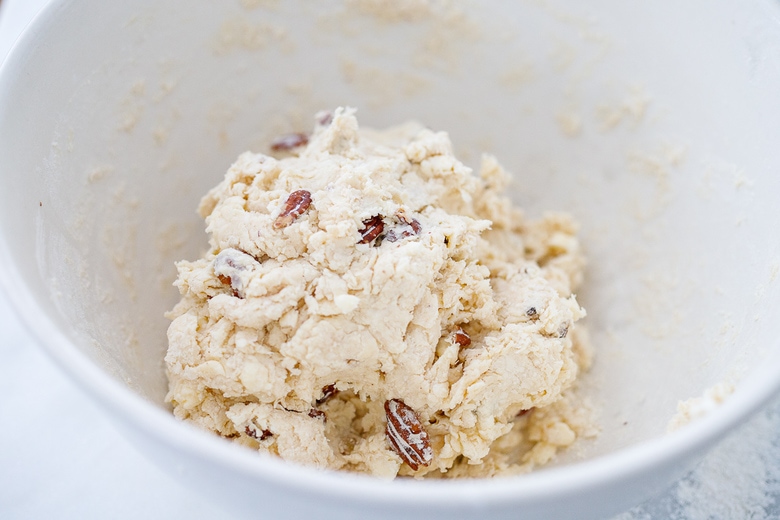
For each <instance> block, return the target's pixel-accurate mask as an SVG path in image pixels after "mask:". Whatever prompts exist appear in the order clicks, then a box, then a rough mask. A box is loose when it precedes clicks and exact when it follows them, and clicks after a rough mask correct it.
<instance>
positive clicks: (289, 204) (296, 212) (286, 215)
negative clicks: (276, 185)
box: [274, 190, 311, 229]
mask: <svg viewBox="0 0 780 520" xmlns="http://www.w3.org/2000/svg"><path fill="white" fill-rule="evenodd" d="M309 206H311V193H310V192H309V191H307V190H297V191H294V192H292V193H290V196H289V197H287V201H286V202H285V203H284V208H282V212H281V213H279V216H278V217H276V221H275V222H274V228H275V229H281V228H283V227H287V226H289V225H290V224H292V223H293V222H295V220H297V218H298V217H300V216H301V215H303V213H304V212H305V211H306V210H307V209H309Z"/></svg>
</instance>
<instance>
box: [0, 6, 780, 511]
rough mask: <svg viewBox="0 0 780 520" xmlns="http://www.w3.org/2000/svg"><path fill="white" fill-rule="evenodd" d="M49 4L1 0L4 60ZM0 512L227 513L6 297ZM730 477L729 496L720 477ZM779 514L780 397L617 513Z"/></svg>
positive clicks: (1, 346)
mask: <svg viewBox="0 0 780 520" xmlns="http://www.w3.org/2000/svg"><path fill="white" fill-rule="evenodd" d="M46 1H47V0H1V1H0V60H1V59H2V58H3V57H4V56H5V55H6V53H7V52H8V50H9V49H10V48H11V45H12V44H13V41H14V40H15V39H16V36H17V35H18V34H19V33H20V32H21V31H22V30H23V28H24V27H25V25H26V24H27V23H28V21H29V20H30V19H32V17H33V16H34V15H35V13H36V12H37V11H38V10H39V9H40V8H41V7H42V6H43V5H44V4H45V3H46ZM0 331H2V332H0V359H2V360H3V362H2V363H1V364H0V418H2V419H0V424H1V425H2V427H0V446H2V449H0V518H2V519H32V518H46V519H55V518H74V519H75V518H78V519H83V520H90V519H101V520H102V519H106V518H111V519H138V518H171V519H178V518H182V519H184V518H187V519H193V520H197V519H201V518H203V519H207V518H208V519H219V518H228V516H227V515H226V513H224V512H222V511H221V509H220V508H219V506H218V505H217V504H213V503H211V502H209V501H208V499H207V497H203V496H201V495H197V494H195V493H193V492H191V491H189V490H188V489H185V488H183V487H181V486H180V485H179V484H178V483H177V482H176V481H174V480H173V479H171V478H170V477H168V475H167V474H165V473H164V472H162V471H161V470H160V469H158V468H157V467H156V466H155V465H153V463H151V462H150V461H148V460H146V459H145V458H144V456H143V455H142V454H141V453H139V452H137V451H136V450H135V448H134V447H133V446H132V445H130V444H129V443H128V441H126V440H125V439H124V437H123V436H122V435H121V433H120V432H118V431H117V430H116V429H115V426H114V425H113V424H112V423H110V422H109V421H108V419H107V418H105V417H104V415H103V414H102V413H101V411H100V410H99V409H98V407H97V406H95V405H94V404H93V403H92V401H91V400H90V399H89V398H88V397H87V396H86V395H84V394H83V393H82V392H81V390H80V389H79V388H78V387H77V386H76V385H75V384H74V383H73V382H71V381H70V380H69V379H68V378H67V377H66V376H65V375H64V374H63V373H62V372H61V371H60V370H59V368H58V367H56V366H55V365H54V363H53V362H52V361H51V360H50V359H49V358H48V357H47V356H46V355H45V354H44V353H43V351H41V350H40V349H39V348H38V346H37V345H36V344H35V341H34V340H33V339H32V337H31V336H30V335H29V334H28V333H27V332H26V331H25V330H24V329H23V328H22V326H21V324H20V323H19V322H18V321H17V319H16V317H15V315H14V314H13V311H12V309H10V307H9V304H8V302H7V301H6V299H5V297H4V296H3V295H0ZM724 481H730V482H732V483H733V485H730V486H728V490H727V491H726V492H724V488H723V486H722V482H724ZM617 518H618V519H621V520H629V519H630V520H640V519H641V520H653V519H665V518H676V519H691V520H699V519H705V518H717V519H724V520H727V519H732V518H733V519H743V518H754V519H770V518H780V399H775V401H774V402H773V403H771V404H770V406H768V407H767V408H766V409H765V410H763V411H762V412H761V413H759V414H758V415H757V416H756V417H755V418H754V419H753V420H752V421H751V422H750V423H748V424H746V425H745V426H744V427H742V428H741V429H740V430H739V431H737V432H736V433H735V434H732V435H731V436H730V437H729V438H727V439H726V440H725V441H723V443H721V445H720V446H718V447H717V448H716V449H715V450H714V451H713V452H712V453H711V454H710V455H709V456H708V457H707V458H706V459H705V460H704V462H703V463H702V465H701V466H700V467H699V468H698V469H696V470H695V471H694V472H693V473H692V474H691V475H690V476H689V477H687V478H685V479H683V480H681V481H680V482H678V483H676V484H675V485H674V486H672V487H671V488H670V490H669V491H668V492H666V493H665V494H664V495H662V496H660V497H656V498H655V499H653V500H650V501H648V502H646V503H645V504H643V505H641V506H639V507H638V508H635V509H634V510H632V511H630V512H626V513H624V514H623V515H619V516H618V517H617Z"/></svg>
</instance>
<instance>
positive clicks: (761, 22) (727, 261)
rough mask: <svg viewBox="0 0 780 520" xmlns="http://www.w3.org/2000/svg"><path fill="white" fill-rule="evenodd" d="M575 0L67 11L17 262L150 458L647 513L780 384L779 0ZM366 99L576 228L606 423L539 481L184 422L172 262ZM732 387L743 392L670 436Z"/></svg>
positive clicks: (22, 53)
mask: <svg viewBox="0 0 780 520" xmlns="http://www.w3.org/2000/svg"><path fill="white" fill-rule="evenodd" d="M383 4H387V6H385V7H384V8H383V9H378V6H382V5H383ZM581 4H582V3H581V2H574V1H570V2H565V1H562V0H550V1H549V2H543V1H538V2H535V1H527V2H520V3H514V4H512V5H510V4H509V3H506V2H498V1H496V2H479V3H478V2H470V3H464V4H462V5H460V4H458V5H460V6H455V7H452V6H450V5H449V4H447V5H444V4H439V3H435V2H434V3H433V5H434V7H433V8H432V9H429V8H426V5H428V4H427V3H426V2H422V1H412V0H410V1H407V2H395V3H391V2H379V1H372V0H361V1H357V0H356V1H352V2H346V3H345V4H342V3H334V2H328V3H325V2H316V3H315V2H303V1H301V2H298V1H287V2H274V1H262V0H241V1H238V0H236V1H232V2H226V1H225V2H200V3H198V4H197V5H192V6H189V7H184V6H183V4H182V3H181V2H173V1H160V0H136V1H133V2H104V1H101V0H58V1H54V2H52V4H51V5H50V6H49V7H48V8H47V9H46V10H45V11H44V13H42V14H41V15H40V16H39V17H38V18H37V20H36V21H35V22H34V23H33V24H32V26H31V27H30V28H29V29H28V30H27V31H26V33H25V34H24V36H23V38H22V39H21V41H19V42H18V44H17V45H16V47H15V48H14V49H13V51H12V52H11V54H10V56H9V58H8V59H7V61H6V62H5V63H4V64H3V66H2V69H1V70H0V135H2V139H0V172H2V174H1V175H2V176H1V177H0V265H2V270H0V281H2V285H3V287H4V288H5V289H6V290H7V292H8V296H9V297H10V299H11V300H12V301H13V302H14V304H15V307H16V308H17V309H18V311H19V314H20V316H21V317H22V318H23V320H24V321H25V322H26V323H27V324H28V325H29V326H30V329H31V330H32V331H33V332H34V333H35V334H36V335H37V337H38V338H39V340H40V342H41V343H42V345H43V346H44V347H45V348H46V350H47V351H48V352H49V353H50V354H51V355H52V356H53V357H54V358H55V359H56V360H57V361H58V362H59V363H60V365H61V366H62V367H63V368H64V369H65V370H66V371H67V372H68V373H69V374H70V375H71V376H72V377H74V378H75V379H76V380H77V381H79V383H81V384H82V385H83V386H84V387H85V388H86V389H87V391H88V392H89V393H90V394H91V395H93V396H94V397H95V398H96V399H98V400H99V401H100V402H101V403H102V404H103V406H104V408H105V410H106V411H107V412H108V413H109V414H111V415H112V416H113V417H114V418H115V419H116V420H117V422H118V423H119V424H120V427H121V428H122V429H123V430H124V431H125V432H127V434H128V435H129V436H130V437H132V438H134V439H135V440H136V441H137V442H138V444H139V445H141V446H142V447H143V448H144V450H145V452H146V453H148V454H149V456H150V457H151V458H153V459H154V460H156V461H157V462H158V463H159V464H160V465H161V466H162V467H164V468H166V469H167V470H169V471H170V472H172V473H173V474H174V475H176V476H177V478H178V479H180V480H181V481H182V482H186V483H187V484H189V485H191V486H194V487H196V488H197V489H200V490H201V491H202V493H204V494H207V495H209V496H213V498H214V500H215V501H218V502H219V503H220V504H221V505H222V506H223V507H226V508H228V509H230V510H233V511H235V512H236V514H237V515H238V516H245V517H247V518H250V517H256V516H257V515H261V516H265V517H299V518H302V517H303V515H304V514H306V515H311V517H316V518H326V517H333V518H340V519H347V518H397V517H398V516H399V515H403V516H404V517H410V518H411V517H421V518H422V517H425V518H429V519H434V518H442V519H443V518H456V517H457V518H478V517H483V518H486V517H490V518H512V517H519V516H522V517H523V518H598V517H601V516H603V515H607V514H610V513H613V512H616V511H620V510H622V509H625V508H627V507H629V506H630V505H632V504H635V503H637V502H639V501H640V500H642V499H644V498H646V497H648V496H649V495H650V494H652V493H654V492H657V491H658V490H660V489H661V488H663V487H664V486H666V485H668V484H669V483H670V482H671V481H672V480H673V479H674V478H677V477H679V476H681V474H683V472H685V471H686V470H687V469H689V468H690V467H691V465H692V464H693V463H694V462H695V461H696V460H697V459H698V458H699V457H700V456H701V455H702V454H703V453H704V452H705V451H706V450H707V449H708V447H710V446H711V445H712V444H713V443H714V442H715V441H716V440H717V439H718V438H720V437H721V436H723V435H724V434H725V433H726V432H727V431H728V430H729V429H730V428H732V427H734V426H736V425H738V424H739V423H741V422H742V421H744V419H745V418H746V417H747V416H748V415H749V414H750V413H752V412H753V411H755V410H756V409H757V408H758V407H759V406H760V405H761V404H762V403H764V402H765V401H766V400H767V399H768V398H769V397H770V395H771V394H772V393H773V392H774V391H775V390H776V389H777V387H778V385H779V384H780V359H779V358H780V340H778V332H779V331H780V326H778V324H777V316H778V314H780V290H779V288H778V286H779V285H780V281H778V280H777V278H778V269H780V232H778V230H777V222H778V220H780V205H778V200H779V197H778V196H779V195H780V175H778V171H780V150H779V148H780V147H778V138H779V137H780V96H778V94H777V93H778V92H779V91H780V25H779V24H778V20H780V4H778V3H777V2H770V1H768V0H751V1H745V2H739V3H735V2H727V1H725V0H722V1H720V0H719V1H715V2H713V1H711V0H688V1H686V2H667V3H665V4H664V5H663V7H661V6H659V5H658V3H657V2H631V3H627V2H622V1H620V0H594V1H592V2H589V3H588V5H587V6H584V5H581ZM388 6H389V7H388ZM343 104H346V105H352V106H356V107H358V108H359V115H360V118H361V121H362V122H363V123H364V124H366V125H369V126H377V127H381V126H385V125H387V124H392V123H398V122H402V121H404V120H406V119H408V118H417V119H419V120H421V121H423V122H424V123H426V124H427V125H429V126H431V127H433V128H437V129H445V130H449V131H450V132H451V135H452V137H453V139H454V141H455V144H456V147H457V149H458V151H459V152H460V153H461V155H462V156H463V157H465V158H466V159H467V161H470V162H472V163H474V162H475V159H476V157H478V155H477V154H478V153H479V152H481V151H488V152H491V153H494V154H495V155H497V156H498V157H499V159H500V160H501V161H502V162H503V163H504V164H505V165H506V166H507V167H508V168H509V169H510V170H511V171H513V172H514V173H515V177H516V183H515V186H514V194H515V195H516V200H517V201H518V203H520V204H522V205H523V206H525V207H526V208H528V211H529V212H530V213H538V212H540V211H542V210H544V209H566V210H568V211H570V212H572V213H573V214H574V215H575V216H576V217H577V218H578V219H579V220H580V221H581V222H582V224H583V227H582V239H583V242H584V244H585V246H586V248H587V252H588V256H589V259H590V266H589V270H588V282H587V286H586V288H585V290H584V292H583V294H582V295H581V300H582V301H583V303H584V305H585V306H586V307H587V308H588V310H589V314H590V317H589V318H588V319H589V322H590V326H591V328H592V331H593V339H594V343H595V346H596V348H597V360H596V365H595V366H594V368H593V370H592V372H591V373H589V374H587V375H585V376H584V380H583V385H584V389H585V391H586V392H587V393H588V394H589V395H590V396H591V398H592V399H593V401H594V402H595V403H596V404H597V405H599V406H600V407H601V416H600V424H601V426H602V433H601V435H600V436H599V438H598V439H596V440H595V441H593V442H587V443H583V444H581V445H580V446H578V448H577V449H575V450H571V451H570V452H569V453H567V454H565V455H564V456H562V457H561V458H560V460H559V463H558V464H557V465H556V466H555V467H553V468H551V469H546V470H542V471H538V472H536V473H533V474H530V475H526V476H522V477H517V478H506V479H495V480H490V481H468V482H467V481H460V482H416V481H396V482H384V481H378V480H374V479H371V478H367V477H360V476H356V475H348V474H332V473H325V472H318V471H314V470H311V469H308V468H301V467H297V466H294V465H289V464H286V463H283V462H281V461H278V460H270V459H267V458H265V457H261V456H257V455H255V454H253V453H251V452H249V451H247V450H244V449H241V448H239V447H237V446H234V445H231V444H230V443H229V442H227V441H223V440H220V439H218V438H216V437H214V436H211V435H209V434H206V433H203V432H200V431H196V430H195V429H193V428H191V427H189V426H188V425H186V424H182V423H179V422H177V421H176V420H174V419H173V417H172V416H171V415H170V413H169V412H168V410H167V409H166V406H165V404H164V403H163V398H164V395H165V390H166V381H165V376H164V372H163V361H162V358H163V355H164V352H165V348H166V339H165V330H166V327H167V321H166V320H165V319H164V318H163V317H162V315H163V312H164V311H165V310H166V309H168V308H170V307H171V306H172V305H173V303H174V302H175V301H176V299H177V292H176V291H175V290H174V289H173V288H172V287H171V281H172V280H173V278H174V268H173V262H174V261H175V260H178V259H181V258H193V257H196V256H198V255H199V254H200V253H201V252H202V251H203V250H204V248H205V235H204V234H203V232H202V229H203V224H202V222H201V221H200V220H199V218H198V217H197V216H196V214H195V207H196V205H197V202H198V199H199V197H200V196H201V195H202V194H204V193H205V192H206V191H207V190H208V189H209V188H210V187H211V186H212V185H214V184H216V183H217V182H218V181H219V179H220V178H221V176H222V174H223V172H224V171H225V169H226V168H227V166H228V165H229V164H230V163H231V162H232V160H233V159H234V158H235V157H236V156H237V154H238V153H239V152H241V151H244V150H245V149H255V150H259V151H260V150H265V149H266V145H267V143H268V142H269V141H270V139H271V138H272V137H273V136H274V135H276V134H278V133H280V132H286V131H290V130H305V129H307V128H308V127H309V126H310V122H311V115H312V114H313V113H314V112H315V111H316V110H318V109H321V108H332V107H335V106H337V105H343ZM720 381H732V382H734V383H736V386H737V390H736V392H735V393H734V394H733V396H732V397H731V398H730V399H728V400H727V401H726V402H725V404H723V405H722V406H721V407H720V408H718V409H716V410H714V411H713V412H712V413H711V414H710V415H708V416H707V417H705V418H704V419H702V420H700V421H698V422H696V423H694V424H692V425H691V426H689V427H688V428H684V429H683V430H681V431H679V432H676V433H674V434H671V435H667V434H665V428H666V424H667V422H668V421H669V419H670V418H671V416H672V415H673V414H674V412H675V406H676V403H677V401H678V400H680V399H686V398H689V397H693V396H697V395H700V394H701V393H702V392H703V391H704V390H705V389H706V388H708V387H710V386H712V385H714V384H716V383H718V382H720Z"/></svg>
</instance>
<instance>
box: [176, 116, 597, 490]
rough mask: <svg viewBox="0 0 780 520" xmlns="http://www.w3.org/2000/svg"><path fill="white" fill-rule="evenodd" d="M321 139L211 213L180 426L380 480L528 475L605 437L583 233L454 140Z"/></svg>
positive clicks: (186, 311) (180, 376)
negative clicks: (534, 206) (587, 388)
mask: <svg viewBox="0 0 780 520" xmlns="http://www.w3.org/2000/svg"><path fill="white" fill-rule="evenodd" d="M315 121H316V124H315V125H314V130H313V132H312V133H311V134H309V135H307V136H306V139H299V140H298V141H296V143H299V144H296V145H295V146H288V147H284V148H283V149H281V148H280V149H278V150H276V151H275V153H277V152H278V153H277V156H276V157H274V156H271V155H265V154H258V153H251V152H246V153H244V154H242V155H241V156H240V157H239V158H238V159H237V160H236V162H235V163H234V164H233V165H232V166H231V167H230V169H229V170H228V172H227V174H226V176H225V178H224V180H223V181H222V182H220V184H219V185H218V186H216V187H215V188H213V189H212V190H211V191H210V192H209V193H208V194H206V196H205V197H204V198H203V199H202V201H201V204H200V208H199V212H200V214H201V216H202V217H203V218H204V219H205V222H206V231H207V233H208V234H209V237H210V238H209V250H208V252H207V253H206V254H205V255H204V256H203V258H200V259H197V260H194V261H187V260H183V261H181V262H178V263H177V265H176V266H177V269H178V279H177V280H176V282H175V285H176V286H177V287H178V289H179V291H180V293H181V301H180V302H179V303H178V304H177V305H176V306H175V307H174V309H173V310H172V311H170V312H169V313H168V314H167V316H168V318H170V319H171V320H172V323H171V325H170V327H169V330H168V341H169V348H168V353H167V355H166V357H165V362H166V367H167V374H168V379H169V393H168V395H167V401H168V402H170V403H171V405H172V407H173V413H174V414H175V416H176V417H178V418H180V419H182V420H187V421H190V422H192V423H195V424H196V425H198V426H199V427H201V428H204V429H207V430H211V431H213V432H216V433H217V434H219V435H221V436H223V437H226V438H230V439H233V440H234V441H235V442H237V443H240V444H242V445H245V446H247V447H249V448H252V449H254V450H257V451H260V452H263V453H268V454H272V455H276V456H279V457H281V458H283V459H285V460H288V461H291V462H295V463H300V464H306V465H310V466H316V467H320V468H329V469H336V470H347V471H355V472H364V473H369V474H372V475H375V476H378V477H382V478H393V477H395V476H397V475H401V476H414V477H417V478H419V477H429V478H449V477H477V476H478V477H490V476H495V475H509V474H516V473H522V472H526V471H529V470H531V469H533V468H534V467H536V466H538V465H541V464H545V463H547V462H548V461H550V460H551V459H553V458H554V457H555V454H556V453H557V451H558V450H560V449H564V448H566V447H568V446H571V445H572V444H573V443H574V442H575V441H576V440H577V439H578V438H581V437H588V436H592V435H595V433H596V428H595V427H594V426H593V421H592V420H591V415H590V413H589V411H588V407H587V406H584V405H583V404H582V401H581V400H580V399H578V396H577V394H576V391H575V381H576V378H577V375H578V373H580V372H581V371H583V370H586V369H587V368H588V367H589V366H590V363H591V358H592V348H591V346H590V342H589V340H588V335H587V330H586V329H585V328H584V326H583V324H582V322H581V321H580V320H581V319H582V318H584V317H585V310H584V309H583V308H582V307H581V306H580V305H579V303H578V302H577V298H576V296H575V293H576V291H577V289H578V287H579V285H580V284H581V283H582V279H583V270H584V266H585V259H584V256H583V254H582V250H581V247H580V243H579V241H578V239H577V236H576V233H577V224H576V222H575V221H574V220H573V219H572V218H571V217H570V216H569V215H567V214H564V213H548V214H545V215H544V216H542V217H541V218H539V219H531V218H527V217H526V216H525V215H524V213H523V212H522V211H521V210H520V209H518V208H516V207H514V206H513V205H512V204H511V202H510V200H509V198H508V197H507V196H506V195H505V194H504V190H505V188H506V186H507V185H508V184H509V180H510V178H509V175H508V174H507V172H506V171H505V170H504V169H503V167H502V166H501V165H500V164H499V163H498V161H497V160H496V159H495V158H493V157H491V156H484V157H483V159H482V164H481V167H480V169H479V171H478V172H474V171H472V169H470V168H468V167H467V166H465V165H464V164H463V163H462V162H460V161H459V160H458V159H457V158H456V157H455V156H454V154H453V151H452V143H451V142H450V139H449V136H448V135H447V134H446V133H445V132H435V131H432V130H429V129H426V128H425V127H424V126H422V125H420V124H419V123H415V122H410V123H406V124H403V125H400V126H397V127H393V128H390V129H387V130H384V131H375V130H369V129H363V128H360V127H359V126H358V121H357V119H356V117H355V110H354V109H350V108H339V109H337V110H335V111H334V112H331V113H322V112H321V113H318V114H317V116H316V117H315ZM277 148H279V147H277Z"/></svg>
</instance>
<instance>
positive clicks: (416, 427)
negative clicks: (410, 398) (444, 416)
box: [385, 399, 433, 471]
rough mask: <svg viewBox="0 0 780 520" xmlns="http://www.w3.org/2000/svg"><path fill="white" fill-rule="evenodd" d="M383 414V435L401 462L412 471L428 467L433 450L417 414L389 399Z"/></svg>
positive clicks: (399, 401)
mask: <svg viewBox="0 0 780 520" xmlns="http://www.w3.org/2000/svg"><path fill="white" fill-rule="evenodd" d="M385 414H386V415H387V426H386V428H385V434H386V435H387V439H388V441H390V445H391V446H392V447H393V450H395V452H396V453H397V454H398V456H400V457H401V460H403V461H404V462H405V463H406V464H407V465H408V466H409V467H410V468H412V469H413V470H414V471H417V469H418V468H419V467H420V466H428V465H429V464H430V463H431V461H432V460H433V448H432V447H431V441H430V439H429V438H428V432H426V431H425V430H424V429H423V426H422V424H421V423H420V418H419V417H417V413H415V411H414V410H412V409H411V408H410V407H409V406H407V405H406V404H405V403H404V402H403V401H401V400H400V399H390V400H388V401H385Z"/></svg>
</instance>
